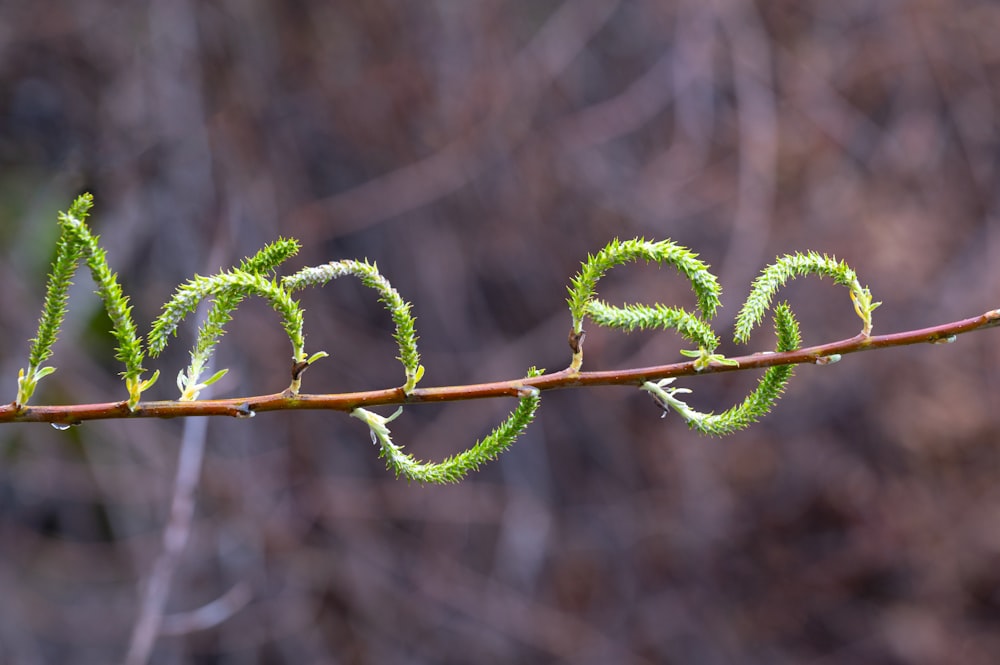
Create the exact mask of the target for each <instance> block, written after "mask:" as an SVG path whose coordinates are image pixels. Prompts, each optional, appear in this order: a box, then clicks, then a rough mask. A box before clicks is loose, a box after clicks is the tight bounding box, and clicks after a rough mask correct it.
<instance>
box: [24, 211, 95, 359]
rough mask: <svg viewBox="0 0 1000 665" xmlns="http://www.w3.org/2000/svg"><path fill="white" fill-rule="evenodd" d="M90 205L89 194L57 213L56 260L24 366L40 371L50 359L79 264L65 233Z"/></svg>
mask: <svg viewBox="0 0 1000 665" xmlns="http://www.w3.org/2000/svg"><path fill="white" fill-rule="evenodd" d="M93 205H94V199H93V197H92V196H91V195H90V194H84V195H82V196H79V197H77V199H76V200H75V201H73V205H72V206H70V209H69V212H61V213H59V225H60V227H62V229H63V230H62V233H60V234H59V241H58V243H57V244H56V258H55V260H54V261H53V262H52V271H51V272H50V273H49V282H48V285H47V287H46V289H45V303H44V305H42V316H41V318H40V319H39V321H38V335H37V336H36V337H35V338H34V339H33V340H31V342H32V344H31V353H30V355H29V356H28V362H29V363H30V364H31V366H32V367H40V366H41V364H42V363H44V362H45V361H46V360H48V359H49V357H50V356H51V355H52V345H53V344H55V342H56V337H57V335H58V333H59V328H60V327H61V326H62V322H63V318H64V317H65V316H66V309H67V307H66V305H67V302H68V300H69V287H70V286H71V285H72V284H73V282H72V281H71V280H72V278H73V273H74V272H76V266H77V263H78V262H79V260H80V253H81V251H82V250H81V247H80V241H79V239H78V238H77V237H76V235H75V234H73V233H67V232H66V226H67V224H70V221H69V220H77V221H78V222H79V223H83V222H84V221H85V220H86V219H87V215H88V214H89V213H90V209H91V208H92V207H93Z"/></svg>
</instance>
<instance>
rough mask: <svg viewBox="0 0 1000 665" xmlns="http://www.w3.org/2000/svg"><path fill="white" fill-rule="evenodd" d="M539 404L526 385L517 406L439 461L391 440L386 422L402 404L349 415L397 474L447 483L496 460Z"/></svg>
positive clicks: (531, 373)
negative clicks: (383, 411) (388, 410)
mask: <svg viewBox="0 0 1000 665" xmlns="http://www.w3.org/2000/svg"><path fill="white" fill-rule="evenodd" d="M540 374H541V372H540V371H537V370H535V368H531V369H530V370H529V371H528V376H529V377H531V376H539V375H540ZM539 404H541V396H540V393H539V391H538V389H537V388H530V387H529V388H525V389H524V395H523V396H522V397H521V398H520V400H519V401H518V404H517V408H515V409H514V411H512V412H511V414H510V415H509V416H508V417H507V419H506V420H504V421H503V422H502V423H501V424H500V425H498V426H497V427H496V428H495V429H494V430H493V431H492V432H490V433H489V435H487V436H486V437H485V438H484V439H482V440H481V441H477V442H476V444H475V445H474V446H472V447H471V448H469V449H468V450H465V451H463V452H461V453H458V454H457V455H453V456H451V457H448V458H446V459H444V460H443V461H441V462H421V461H419V460H417V459H416V458H414V457H413V456H412V455H410V454H408V453H405V452H403V447H402V446H400V445H398V444H396V443H393V441H392V436H391V434H390V432H389V428H388V426H387V425H388V423H389V422H391V421H392V420H394V419H395V418H396V417H397V416H398V415H399V414H400V413H402V408H403V407H399V409H397V410H396V412H395V413H394V414H393V415H391V416H389V417H383V416H379V415H378V414H376V413H372V412H371V411H368V410H367V409H360V408H359V409H355V410H354V411H353V412H352V413H351V415H352V416H354V417H355V418H358V419H360V420H362V421H364V422H365V423H366V424H367V425H368V427H369V428H370V430H371V435H372V441H373V442H374V443H376V444H377V445H378V446H379V457H381V458H383V459H384V460H385V463H386V468H387V469H390V470H392V471H393V472H394V473H395V474H396V476H397V477H398V476H404V477H405V478H407V479H408V480H416V481H418V482H421V483H434V484H446V483H457V482H458V481H460V480H462V479H463V478H464V477H465V476H466V475H468V474H469V473H470V472H472V471H476V470H477V469H479V467H480V466H481V465H482V464H485V463H486V462H489V461H492V460H495V459H496V458H497V457H499V456H500V455H501V454H502V453H503V452H505V451H506V450H507V449H508V448H510V446H511V445H512V444H513V443H514V441H515V439H517V437H518V436H520V435H521V433H522V432H524V430H525V429H526V428H527V427H528V425H530V424H531V421H532V420H533V419H534V417H535V412H536V411H538V406H539Z"/></svg>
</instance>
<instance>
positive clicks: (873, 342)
mask: <svg viewBox="0 0 1000 665" xmlns="http://www.w3.org/2000/svg"><path fill="white" fill-rule="evenodd" d="M997 326H1000V309H994V310H990V311H988V312H985V313H983V314H980V315H979V316H973V317H971V318H968V319H961V320H959V321H952V322H950V323H944V324H941V325H937V326H931V327H929V328H920V329H918V330H908V331H905V332H898V333H890V334H886V335H872V336H867V337H866V336H865V335H863V334H858V335H855V336H854V337H850V338H848V339H842V340H839V341H836V342H829V343H826V344H818V345H816V346H808V347H804V348H801V349H797V350H795V351H784V352H780V353H770V352H768V353H754V354H751V355H746V356H732V357H729V358H727V360H729V361H733V362H736V363H738V365H731V364H724V363H719V362H715V363H712V364H711V365H709V366H708V367H706V368H704V369H701V370H699V369H697V368H696V367H695V365H696V364H697V361H688V362H681V363H672V364H669V365H655V366H652V367H637V368H633V369H621V370H600V371H587V372H581V371H573V370H571V369H569V368H567V369H564V370H562V371H561V372H556V373H554V374H544V375H542V376H537V377H530V378H518V379H508V380H505V381H493V382H490V383H474V384H468V385H455V386H437V387H431V388H416V389H415V390H414V391H413V392H412V393H410V394H409V395H407V394H405V393H404V392H403V389H402V388H384V389H382V390H369V391H364V392H353V393H337V394H328V395H311V394H299V395H293V394H291V393H290V392H289V391H287V390H286V391H284V392H280V393H273V394H270V395H258V396H252V397H233V398H229V399H210V400H200V401H193V402H192V401H170V400H167V401H150V402H140V403H139V404H138V406H136V408H135V410H134V411H129V409H128V405H127V403H126V402H124V401H122V402H104V403H99V404H67V405H59V406H25V407H21V408H20V409H18V407H17V406H16V405H15V404H5V405H3V406H0V423H12V422H18V423H26V422H36V423H39V422H40V423H55V424H61V425H76V424H79V423H82V422H84V421H87V420H109V419H120V418H181V417H188V416H230V417H235V418H250V417H253V415H255V414H257V413H262V412H267V411H297V410H304V409H312V410H328V411H346V412H350V411H353V410H354V409H357V408H369V407H375V406H394V405H404V404H428V403H438V402H461V401H466V400H474V399H488V398H497V397H521V396H523V395H524V391H525V389H526V388H536V389H537V390H539V391H540V392H544V391H548V390H559V389H564V388H583V387H591V386H632V387H636V386H641V385H642V384H643V383H645V382H646V381H656V380H659V379H666V378H673V377H679V376H694V375H704V374H715V373H719V372H736V371H743V370H750V369H765V368H768V367H778V366H783V365H801V364H815V365H828V364H832V363H834V362H837V361H839V360H840V359H841V357H842V356H845V355H848V354H851V353H859V352H861V351H871V350H873V349H887V348H890V347H894V346H908V345H912V344H927V343H929V344H945V343H949V342H952V341H954V338H956V337H957V336H958V335H962V334H965V333H969V332H973V331H975V330H983V329H986V328H995V327H997Z"/></svg>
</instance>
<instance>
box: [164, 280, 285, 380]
mask: <svg viewBox="0 0 1000 665" xmlns="http://www.w3.org/2000/svg"><path fill="white" fill-rule="evenodd" d="M236 295H239V296H240V297H241V298H242V297H245V296H247V295H256V296H260V297H261V298H264V299H265V300H267V301H268V302H269V303H270V304H271V307H272V308H274V310H275V311H276V312H278V314H280V315H281V325H282V327H283V328H284V329H285V333H287V335H288V339H289V341H290V342H291V343H292V357H293V359H294V360H295V361H297V362H300V361H304V360H305V350H304V347H305V337H304V334H303V332H302V327H303V320H302V308H300V307H299V304H298V302H296V301H295V300H293V299H292V297H291V295H290V294H289V292H288V291H287V290H286V289H284V288H282V287H281V286H280V285H279V284H278V283H277V282H276V281H274V280H271V279H268V278H267V277H266V276H264V275H260V274H257V273H251V272H246V271H244V270H239V269H234V270H229V271H226V272H221V273H218V274H216V275H212V276H211V277H202V276H200V275H197V276H195V278H194V279H191V280H189V281H188V282H186V283H185V284H182V285H181V286H179V287H178V288H177V291H175V292H174V295H173V296H172V297H171V298H170V300H169V301H167V303H166V304H165V305H164V306H163V312H162V313H161V314H160V316H158V317H157V318H156V320H155V321H154V322H153V327H152V330H150V333H149V337H148V340H149V341H148V345H149V354H150V355H151V356H154V357H155V356H158V355H160V353H162V352H163V349H164V348H165V347H166V345H167V342H168V341H169V339H170V336H171V335H176V334H177V326H178V325H179V324H180V322H181V321H183V320H184V318H185V317H186V316H188V315H189V314H191V313H193V312H194V311H195V309H196V308H197V306H198V303H199V302H201V301H202V300H203V299H205V298H209V297H212V298H218V297H220V296H222V297H223V298H233V297H234V296H236Z"/></svg>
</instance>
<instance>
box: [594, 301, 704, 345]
mask: <svg viewBox="0 0 1000 665" xmlns="http://www.w3.org/2000/svg"><path fill="white" fill-rule="evenodd" d="M587 316H589V317H590V320H591V321H593V322H594V323H596V324H597V325H599V326H607V327H611V328H619V329H621V330H626V331H629V332H631V331H633V330H648V329H650V328H660V329H663V330H676V331H677V332H679V333H680V334H681V335H682V336H684V338H686V339H689V340H691V341H692V342H695V343H696V344H698V345H699V346H702V347H705V348H708V349H714V348H715V347H717V346H718V345H719V338H718V337H716V336H715V333H714V332H713V331H712V327H711V326H709V325H708V324H707V323H705V322H704V321H703V320H702V319H700V318H698V317H697V316H695V315H693V314H691V313H690V312H688V311H686V310H684V309H682V308H680V307H666V306H664V305H660V304H656V305H653V306H649V305H624V306H622V307H612V306H610V305H608V304H607V303H605V302H604V301H603V300H597V299H594V300H591V301H590V302H589V303H587Z"/></svg>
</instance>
